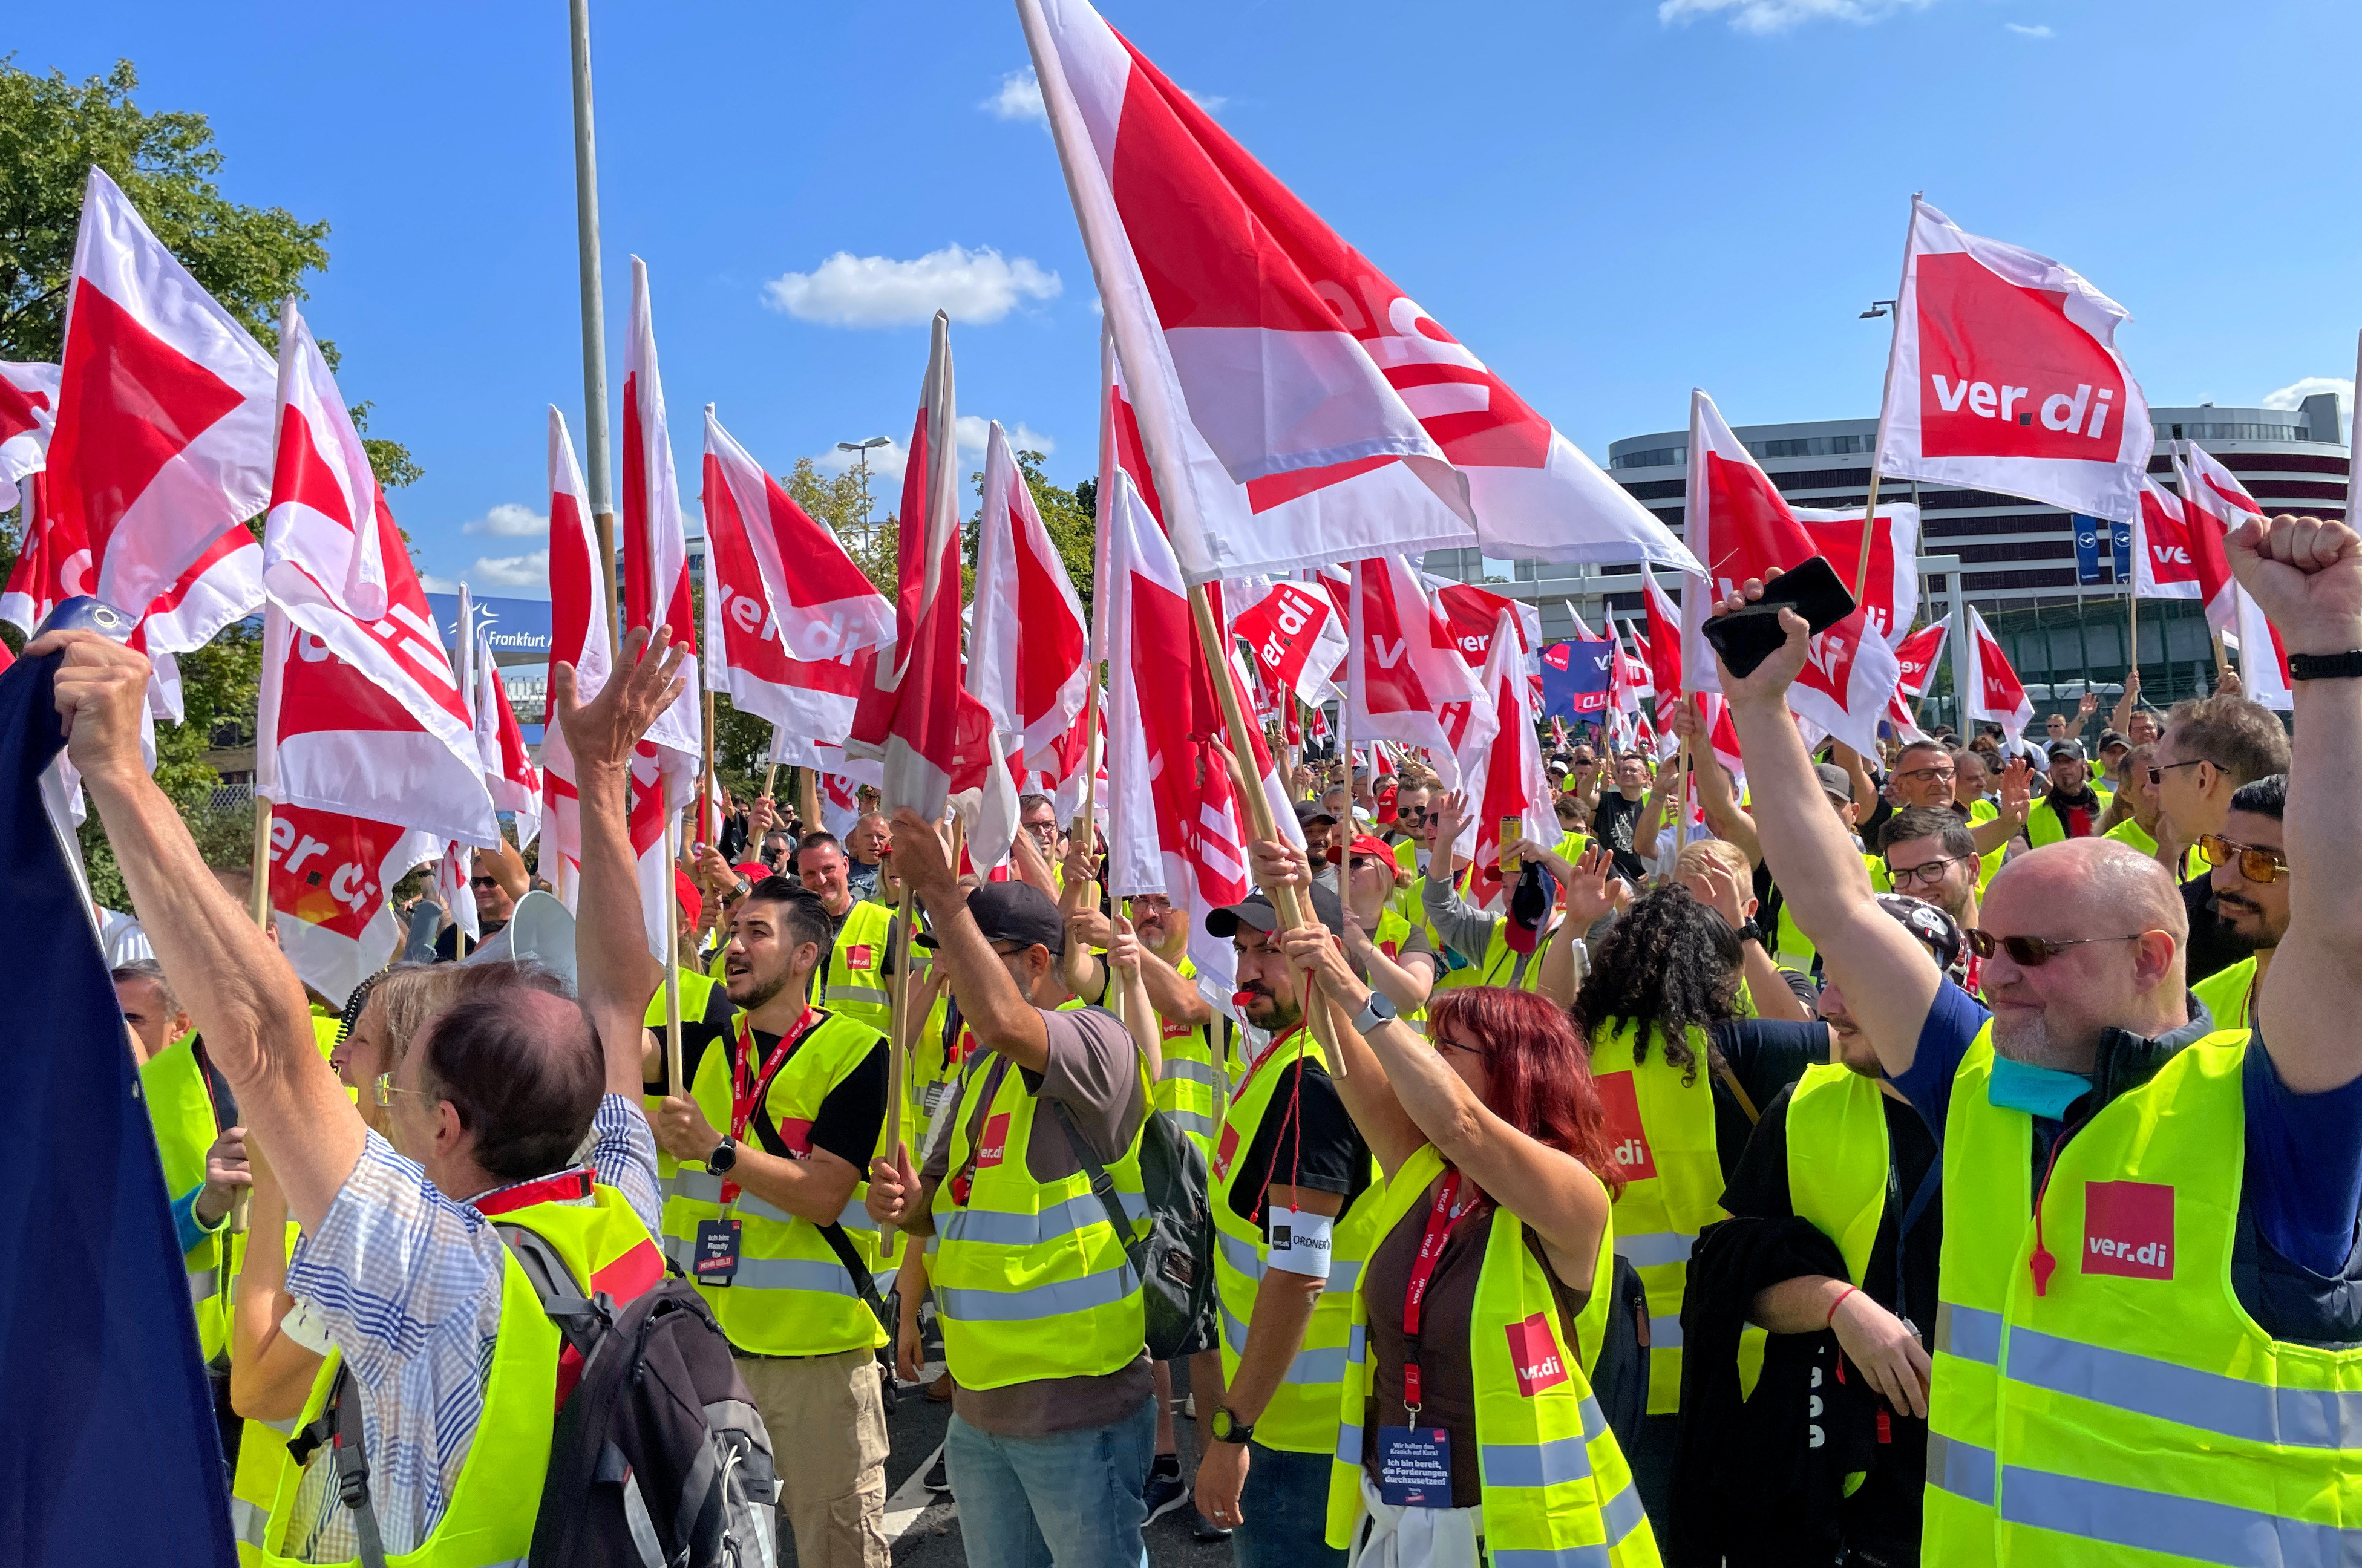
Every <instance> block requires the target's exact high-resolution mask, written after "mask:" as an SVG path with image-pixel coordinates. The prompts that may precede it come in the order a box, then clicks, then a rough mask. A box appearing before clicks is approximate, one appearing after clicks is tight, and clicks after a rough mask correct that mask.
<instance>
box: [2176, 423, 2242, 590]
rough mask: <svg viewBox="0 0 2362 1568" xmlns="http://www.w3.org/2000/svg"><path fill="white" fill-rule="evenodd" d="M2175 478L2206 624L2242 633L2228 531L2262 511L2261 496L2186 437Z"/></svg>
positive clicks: (2177, 457) (2178, 455)
mask: <svg viewBox="0 0 2362 1568" xmlns="http://www.w3.org/2000/svg"><path fill="white" fill-rule="evenodd" d="M2174 473H2175V476H2176V482H2177V483H2178V484H2179V485H2180V489H2181V506H2182V517H2183V519H2184V520H2185V521H2186V522H2187V523H2188V524H2189V525H2190V526H2189V545H2190V560H2191V567H2192V568H2193V569H2194V575H2195V576H2196V577H2197V579H2198V588H2199V592H2200V595H2201V597H2202V598H2203V599H2204V600H2205V602H2206V624H2207V625H2208V626H2209V627H2211V628H2213V630H2215V631H2217V632H2230V633H2233V634H2234V635H2236V633H2237V630H2238V628H2237V625H2236V622H2237V618H2238V612H2237V610H2236V609H2235V605H2234V603H2233V599H2234V596H2235V595H2236V594H2237V593H2238V591H2239V589H2238V585H2237V583H2235V581H2234V580H2232V577H2231V558H2230V557H2229V556H2228V555H2227V554H2225V553H2224V548H2223V540H2224V536H2226V535H2228V534H2229V533H2230V532H2231V530H2232V529H2234V528H2236V527H2237V526H2238V525H2240V524H2242V523H2244V522H2246V520H2247V519H2248V518H2250V517H2261V516H2262V515H2264V509H2263V505H2262V503H2261V502H2257V500H2256V498H2255V497H2254V496H2252V495H2249V494H2248V493H2247V487H2246V486H2245V485H2243V484H2241V483H2240V482H2239V480H2238V476H2237V475H2235V474H2234V473H2232V471H2231V470H2230V469H2226V468H2224V466H2223V465H2222V464H2220V463H2218V462H2216V461H2215V460H2214V459H2213V458H2211V457H2209V456H2208V455H2207V454H2206V452H2205V450H2204V449H2203V448H2202V447H2200V446H2199V445H2198V444H2197V443H2196V442H2195V441H2185V442H2183V443H2181V450H2180V453H2179V454H2177V455H2176V457H2175V458H2174Z"/></svg>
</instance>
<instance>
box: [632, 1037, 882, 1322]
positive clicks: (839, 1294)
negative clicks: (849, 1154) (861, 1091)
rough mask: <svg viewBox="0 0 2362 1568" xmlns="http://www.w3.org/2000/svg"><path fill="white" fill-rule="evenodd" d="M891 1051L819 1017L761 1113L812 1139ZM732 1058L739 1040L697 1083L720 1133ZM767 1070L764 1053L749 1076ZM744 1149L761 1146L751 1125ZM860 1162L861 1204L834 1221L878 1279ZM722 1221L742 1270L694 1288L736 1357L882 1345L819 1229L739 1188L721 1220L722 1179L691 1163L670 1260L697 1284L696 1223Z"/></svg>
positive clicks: (715, 1056) (680, 1188)
mask: <svg viewBox="0 0 2362 1568" xmlns="http://www.w3.org/2000/svg"><path fill="white" fill-rule="evenodd" d="M741 1026H742V1027H743V1026H744V1024H743V1021H742V1024H741ZM884 1044H885V1041H884V1040H883V1039H882V1038H881V1037H880V1036H879V1035H878V1032H877V1031H876V1030H874V1029H872V1028H870V1027H869V1026H868V1025H867V1024H866V1023H860V1022H856V1021H854V1020H853V1019H849V1018H838V1017H836V1016H835V1015H833V1014H830V1013H826V1012H824V1011H823V1014H822V1018H821V1020H820V1021H818V1022H817V1023H815V1024H813V1025H812V1026H811V1029H810V1030H809V1031H808V1032H806V1033H805V1034H804V1036H803V1037H802V1039H801V1040H800V1041H798V1042H797V1043H796V1045H795V1048H794V1049H793V1050H791V1051H790V1052H789V1054H788V1059H787V1060H786V1061H785V1062H784V1063H782V1064H780V1066H779V1070H778V1074H777V1075H776V1076H774V1077H772V1079H771V1085H770V1088H769V1089H768V1090H767V1092H766V1093H765V1094H764V1096H763V1098H762V1101H761V1107H762V1109H761V1110H758V1111H757V1112H756V1114H757V1116H761V1115H764V1114H765V1113H767V1114H768V1116H769V1118H770V1119H771V1121H772V1122H773V1124H774V1125H775V1126H776V1127H778V1130H779V1132H781V1134H782V1135H789V1134H790V1133H791V1130H792V1129H793V1128H794V1127H795V1125H796V1124H797V1123H801V1124H802V1126H803V1130H804V1131H805V1132H810V1131H811V1122H812V1121H813V1120H814V1119H815V1118H816V1117H818V1116H819V1115H820V1108H821V1102H822V1101H823V1100H825V1099H827V1098H828V1096H829V1091H831V1090H832V1089H833V1088H836V1086H837V1085H839V1084H841V1083H843V1082H844V1079H845V1077H847V1076H848V1075H850V1074H851V1073H852V1072H853V1070H854V1069H855V1068H856V1067H858V1066H861V1064H862V1063H863V1062H865V1061H866V1060H867V1059H868V1057H869V1054H870V1053H871V1052H872V1051H875V1050H877V1049H878V1048H879V1047H881V1046H882V1045H884ZM736 1053H737V1042H736V1041H735V1040H733V1041H730V1042H727V1043H724V1044H723V1045H722V1046H719V1047H717V1048H715V1049H713V1050H710V1051H708V1052H706V1054H705V1059H704V1060H703V1061H702V1062H700V1063H699V1064H698V1066H697V1077H695V1078H694V1079H692V1080H691V1088H690V1097H691V1098H692V1099H695V1100H696V1101H697V1103H698V1108H699V1109H700V1110H703V1111H704V1112H705V1119H706V1121H710V1122H712V1124H713V1125H714V1126H716V1127H723V1128H726V1127H728V1126H729V1125H730V1077H731V1069H732V1063H733V1059H734V1056H735V1055H736ZM762 1065H763V1053H762V1052H761V1051H760V1050H756V1051H755V1052H753V1053H752V1054H751V1055H750V1058H749V1061H748V1064H747V1071H748V1072H749V1073H750V1074H751V1073H755V1072H758V1071H760V1070H761V1068H762ZM745 1143H748V1144H749V1145H751V1146H753V1147H755V1148H758V1149H759V1148H761V1147H762V1146H763V1145H762V1143H761V1141H760V1139H759V1138H758V1137H757V1136H756V1132H755V1129H754V1127H753V1125H751V1124H750V1125H749V1126H748V1128H747V1130H746V1137H745ZM791 1146H792V1145H791ZM860 1164H861V1165H862V1176H863V1177H864V1178H865V1179H861V1180H856V1181H855V1183H854V1185H853V1196H852V1198H850V1199H849V1200H848V1201H847V1202H846V1203H845V1205H844V1210H843V1211H842V1212H841V1213H840V1214H839V1215H838V1217H837V1222H838V1223H839V1224H841V1225H843V1226H844V1234H845V1239H846V1240H847V1241H849V1242H852V1243H853V1251H854V1255H855V1256H856V1257H858V1258H859V1259H860V1260H861V1264H862V1266H863V1267H864V1268H866V1269H867V1270H868V1271H869V1272H870V1273H871V1275H876V1274H877V1272H878V1270H879V1255H880V1254H879V1250H878V1242H877V1221H876V1220H872V1219H871V1218H870V1217H869V1210H868V1209H867V1208H866V1206H865V1203H864V1199H865V1198H866V1196H867V1194H868V1190H869V1184H868V1182H867V1180H866V1176H867V1174H868V1171H867V1161H866V1160H865V1161H862V1162H860ZM724 1218H727V1219H734V1220H738V1221H739V1231H738V1272H737V1273H736V1274H735V1275H734V1276H733V1277H732V1280H731V1283H729V1284H728V1285H708V1284H706V1283H704V1282H702V1281H699V1283H698V1286H697V1288H698V1292H699V1294H701V1296H703V1297H705V1301H706V1305H707V1306H709V1307H711V1308H712V1309H713V1319H714V1321H715V1322H717V1323H720V1324H721V1325H722V1331H723V1334H725V1335H727V1336H728V1337H729V1340H730V1344H731V1348H732V1349H734V1350H737V1351H741V1352H744V1353H746V1354H749V1355H793V1356H810V1355H834V1354H836V1353H839V1352H842V1351H850V1350H874V1349H875V1348H877V1346H879V1345H882V1344H884V1343H885V1342H886V1331H885V1330H884V1329H883V1328H881V1327H879V1326H878V1322H877V1314H876V1313H874V1312H872V1311H870V1309H869V1308H868V1307H867V1305H866V1303H864V1302H863V1300H862V1298H861V1295H860V1291H859V1289H858V1288H857V1286H855V1283H854V1279H853V1275H852V1273H851V1271H849V1270H848V1269H846V1267H845V1266H844V1264H843V1263H842V1262H840V1261H838V1258H837V1255H836V1252H835V1250H834V1249H833V1248H832V1247H831V1246H830V1245H829V1244H828V1239H827V1238H826V1237H825V1236H823V1235H822V1233H821V1228H820V1227H819V1226H818V1225H815V1224H814V1223H812V1221H811V1220H807V1219H805V1218H803V1217H802V1216H801V1215H798V1214H790V1213H789V1212H788V1211H787V1210H786V1209H779V1208H777V1207H775V1206H774V1205H772V1204H769V1203H767V1202H765V1201H764V1200H763V1199H762V1198H757V1197H756V1196H755V1195H754V1194H753V1193H751V1192H747V1191H745V1190H743V1189H742V1190H741V1191H740V1192H739V1193H738V1195H737V1198H736V1199H735V1201H734V1203H733V1204H732V1205H731V1206H730V1209H729V1211H728V1213H727V1214H726V1215H725V1214H724V1213H723V1205H722V1177H720V1176H716V1175H714V1174H713V1173H712V1171H710V1170H708V1169H707V1168H706V1165H705V1162H704V1161H702V1160H683V1161H682V1162H681V1163H680V1171H679V1176H677V1177H676V1178H675V1181H674V1184H673V1192H672V1195H671V1196H670V1197H668V1198H666V1199H665V1206H664V1219H663V1226H664V1250H665V1255H666V1256H667V1257H669V1258H670V1259H672V1261H673V1262H674V1263H675V1264H679V1267H680V1271H681V1272H682V1273H683V1274H686V1275H689V1276H690V1278H691V1279H696V1277H697V1275H696V1273H695V1271H694V1270H693V1269H692V1268H691V1267H690V1263H691V1259H692V1256H693V1254H694V1252H695V1248H696V1242H697V1227H698V1224H699V1222H700V1221H701V1220H717V1219H724Z"/></svg>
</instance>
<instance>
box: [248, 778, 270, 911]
mask: <svg viewBox="0 0 2362 1568" xmlns="http://www.w3.org/2000/svg"><path fill="white" fill-rule="evenodd" d="M253 867H254V891H253V892H252V893H251V894H249V895H248V899H247V902H248V905H249V906H250V912H251V913H252V914H253V916H254V923H255V924H256V925H258V926H260V927H261V928H262V929H263V930H264V931H266V932H267V931H269V930H270V801H267V800H265V799H263V797H262V796H260V795H257V796H255V798H254V860H253Z"/></svg>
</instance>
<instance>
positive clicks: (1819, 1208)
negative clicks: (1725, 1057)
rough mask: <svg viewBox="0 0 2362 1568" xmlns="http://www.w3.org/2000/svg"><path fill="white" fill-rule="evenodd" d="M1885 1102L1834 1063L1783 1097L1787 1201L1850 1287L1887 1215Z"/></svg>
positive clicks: (1874, 1086) (1814, 1070) (1810, 1071)
mask: <svg viewBox="0 0 2362 1568" xmlns="http://www.w3.org/2000/svg"><path fill="white" fill-rule="evenodd" d="M1885 1099H1886V1097H1885V1095H1884V1094H1883V1093H1882V1092H1881V1091H1880V1089H1879V1087H1878V1080H1877V1079H1876V1078H1867V1077H1862V1076H1861V1075H1860V1073H1857V1072H1855V1071H1854V1070H1853V1069H1852V1068H1851V1067H1849V1066H1845V1065H1844V1064H1842V1063H1839V1062H1824V1063H1822V1064H1821V1065H1820V1066H1813V1067H1806V1068H1805V1076H1804V1077H1802V1078H1800V1079H1798V1080H1797V1082H1796V1087H1795V1088H1794V1089H1793V1090H1791V1091H1790V1092H1789V1095H1788V1137H1787V1144H1788V1202H1789V1204H1790V1206H1791V1207H1793V1208H1794V1209H1795V1211H1796V1217H1797V1218H1798V1219H1800V1220H1807V1221H1809V1222H1810V1223H1811V1225H1812V1227H1813V1229H1815V1230H1816V1231H1819V1232H1820V1233H1821V1234H1822V1235H1824V1236H1827V1238H1828V1239H1829V1240H1830V1241H1831V1242H1835V1243H1836V1244H1837V1249H1838V1253H1839V1255H1841V1256H1842V1257H1843V1258H1844V1259H1845V1265H1846V1278H1847V1280H1848V1281H1849V1282H1850V1283H1852V1284H1854V1285H1860V1283H1861V1282H1862V1278H1863V1275H1864V1274H1865V1272H1866V1271H1867V1270H1868V1269H1869V1267H1870V1253H1871V1248H1872V1247H1874V1246H1875V1245H1877V1243H1878V1225H1879V1221H1880V1220H1881V1219H1882V1217H1883V1216H1884V1215H1885V1213H1886V1185H1887V1183H1886V1177H1887V1172H1888V1170H1889V1169H1890V1168H1891V1167H1892V1165H1893V1154H1892V1151H1891V1150H1890V1149H1889V1148H1888V1146H1887V1141H1886V1106H1885V1104H1884V1101H1885Z"/></svg>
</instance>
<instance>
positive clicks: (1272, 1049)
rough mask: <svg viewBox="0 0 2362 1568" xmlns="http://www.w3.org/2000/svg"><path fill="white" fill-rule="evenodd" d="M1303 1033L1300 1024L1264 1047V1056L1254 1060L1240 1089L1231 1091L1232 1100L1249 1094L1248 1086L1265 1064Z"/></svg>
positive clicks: (1302, 1026) (1242, 1080)
mask: <svg viewBox="0 0 2362 1568" xmlns="http://www.w3.org/2000/svg"><path fill="white" fill-rule="evenodd" d="M1302 1032H1304V1025H1302V1024H1300V1023H1299V1024H1297V1026H1296V1027H1295V1028H1294V1029H1291V1030H1289V1031H1288V1032H1286V1033H1285V1034H1283V1035H1281V1036H1280V1037H1279V1038H1278V1039H1276V1040H1275V1041H1273V1042H1272V1043H1270V1044H1269V1045H1268V1046H1266V1047H1264V1054H1263V1055H1260V1056H1257V1057H1256V1058H1255V1059H1254V1066H1251V1067H1249V1068H1248V1069H1247V1072H1246V1077H1242V1078H1241V1079H1240V1080H1239V1087H1238V1088H1235V1089H1232V1090H1231V1099H1234V1100H1235V1099H1242V1098H1243V1097H1244V1096H1245V1094H1246V1092H1247V1086H1248V1085H1249V1084H1251V1083H1253V1082H1254V1081H1255V1075H1256V1074H1257V1073H1260V1072H1262V1071H1263V1068H1264V1063H1266V1062H1268V1061H1270V1060H1271V1059H1272V1058H1273V1057H1274V1056H1276V1055H1279V1048H1280V1047H1281V1046H1283V1045H1285V1044H1286V1043H1288V1042H1289V1041H1290V1040H1293V1039H1295V1038H1296V1036H1297V1035H1298V1034H1300V1033H1302Z"/></svg>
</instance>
